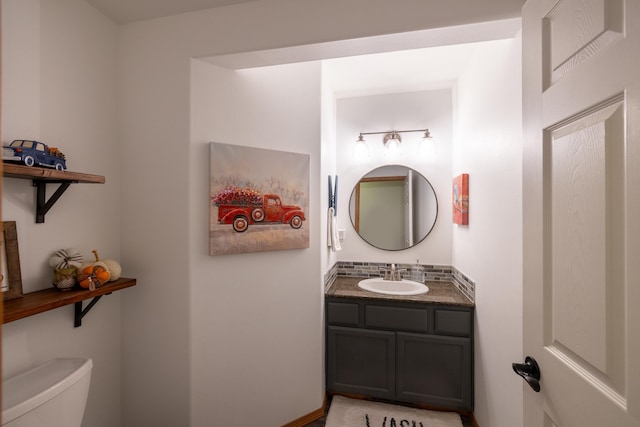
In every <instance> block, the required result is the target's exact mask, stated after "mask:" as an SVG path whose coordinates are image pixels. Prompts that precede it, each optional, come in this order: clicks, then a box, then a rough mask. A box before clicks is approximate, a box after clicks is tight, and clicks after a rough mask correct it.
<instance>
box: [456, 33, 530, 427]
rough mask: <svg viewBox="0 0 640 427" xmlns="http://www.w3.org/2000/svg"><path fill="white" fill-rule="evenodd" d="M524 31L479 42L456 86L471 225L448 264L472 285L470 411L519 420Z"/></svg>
mask: <svg viewBox="0 0 640 427" xmlns="http://www.w3.org/2000/svg"><path fill="white" fill-rule="evenodd" d="M521 87H522V86H521V37H520V36H518V37H516V38H515V39H511V40H503V41H496V42H489V43H484V44H480V45H479V47H478V50H477V51H476V53H475V55H474V56H473V57H472V58H471V61H470V63H469V66H468V68H467V69H466V71H465V72H464V73H463V74H462V75H461V76H460V78H459V80H458V86H457V94H458V95H457V108H456V111H457V117H456V122H455V123H456V125H455V129H456V133H455V137H454V141H455V142H454V148H453V175H454V176H456V175H458V174H460V173H468V174H469V225H468V226H454V227H453V265H455V266H456V268H458V269H459V270H461V271H462V272H463V273H465V274H466V275H467V276H468V277H469V278H471V279H472V280H473V281H475V283H476V336H475V380H476V384H475V416H476V418H477V420H478V422H479V424H480V425H481V426H491V427H513V426H520V425H522V422H523V420H522V380H521V379H520V378H519V377H517V376H515V375H514V374H513V371H512V370H511V363H512V362H515V361H519V360H522V359H523V356H522V197H523V195H522V191H521V189H522V185H521V184H522V165H521V164H522V148H521V147H522V118H521V111H522V108H521V105H522V99H521Z"/></svg>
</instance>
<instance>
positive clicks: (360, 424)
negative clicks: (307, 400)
mask: <svg viewBox="0 0 640 427" xmlns="http://www.w3.org/2000/svg"><path fill="white" fill-rule="evenodd" d="M326 427H462V421H461V420H460V415H458V414H457V413H455V412H438V411H428V410H426V409H416V408H409V407H406V406H399V405H392V404H389V403H379V402H369V401H367V400H359V399H350V398H348V397H344V396H333V399H332V401H331V406H329V414H328V415H327V423H326Z"/></svg>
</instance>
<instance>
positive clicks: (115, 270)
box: [102, 259, 122, 282]
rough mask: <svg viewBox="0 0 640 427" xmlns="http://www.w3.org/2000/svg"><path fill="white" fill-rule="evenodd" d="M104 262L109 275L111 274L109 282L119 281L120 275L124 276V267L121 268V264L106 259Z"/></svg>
mask: <svg viewBox="0 0 640 427" xmlns="http://www.w3.org/2000/svg"><path fill="white" fill-rule="evenodd" d="M102 262H104V263H105V264H107V268H108V269H109V273H111V278H110V279H109V281H110V282H113V281H114V280H118V279H119V278H120V275H121V274H122V267H120V264H119V263H118V262H117V261H115V260H112V259H105V260H103V261H102Z"/></svg>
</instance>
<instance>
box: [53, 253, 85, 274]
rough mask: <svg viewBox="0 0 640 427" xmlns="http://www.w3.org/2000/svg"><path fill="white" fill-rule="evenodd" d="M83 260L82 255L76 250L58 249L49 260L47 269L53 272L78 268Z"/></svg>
mask: <svg viewBox="0 0 640 427" xmlns="http://www.w3.org/2000/svg"><path fill="white" fill-rule="evenodd" d="M83 260H84V258H83V257H82V254H81V253H80V251H78V250H77V249H74V248H69V249H60V250H58V251H56V252H55V253H54V254H53V256H52V257H51V258H50V259H49V267H51V268H53V269H55V270H60V269H64V268H69V267H76V268H80V266H81V265H82V261H83Z"/></svg>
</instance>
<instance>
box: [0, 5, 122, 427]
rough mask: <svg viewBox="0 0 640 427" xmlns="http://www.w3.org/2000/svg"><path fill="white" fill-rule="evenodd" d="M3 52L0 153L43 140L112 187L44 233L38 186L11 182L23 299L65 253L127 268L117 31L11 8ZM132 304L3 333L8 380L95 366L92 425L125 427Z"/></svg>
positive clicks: (85, 13)
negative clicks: (124, 376) (41, 368)
mask: <svg viewBox="0 0 640 427" xmlns="http://www.w3.org/2000/svg"><path fill="white" fill-rule="evenodd" d="M2 48H3V49H2V54H3V58H2V142H3V143H9V142H11V140H13V139H16V138H26V139H38V140H41V141H43V142H45V143H47V144H50V145H53V146H56V147H58V148H59V149H61V150H62V151H63V152H64V153H65V154H66V156H67V159H68V166H69V169H70V170H73V171H78V172H86V173H91V174H98V175H104V176H105V177H106V183H105V184H104V185H99V184H72V185H71V187H70V188H69V189H68V190H67V191H66V192H65V194H64V195H63V196H62V198H61V199H60V200H59V201H58V202H57V204H56V205H55V206H54V207H53V208H52V209H51V210H50V211H49V213H47V215H46V217H45V223H44V224H36V223H35V189H34V188H33V186H32V185H31V181H29V180H21V179H12V178H4V179H3V186H4V187H3V192H2V196H3V198H2V208H3V212H2V218H3V220H5V221H16V223H17V227H18V244H19V249H20V260H21V269H22V280H23V291H24V292H25V293H26V292H33V291H36V290H39V289H44V288H48V287H50V286H51V279H52V270H51V269H50V268H49V267H48V265H47V262H48V260H49V257H50V256H51V254H52V253H53V252H54V251H56V250H58V249H61V248H68V247H75V248H78V249H79V250H81V252H82V253H83V254H84V255H85V257H86V258H89V257H91V256H92V255H91V250H92V249H97V250H98V251H99V252H100V254H101V256H102V257H104V258H113V259H120V238H119V230H120V182H121V181H120V159H119V156H120V147H119V144H118V131H117V125H118V124H117V120H116V111H117V107H116V63H117V26H116V25H115V24H113V22H111V21H110V20H108V19H107V18H105V17H104V16H103V15H101V14H100V13H98V12H97V11H96V10H95V9H94V8H92V7H90V6H88V5H87V4H86V3H85V2H84V1H80V0H46V1H40V0H3V1H2ZM49 187H50V189H49V190H48V193H49V194H51V192H52V191H53V190H54V189H55V188H56V185H49ZM123 268H124V273H125V275H126V273H127V263H126V262H123ZM126 293H127V291H121V292H118V293H115V294H113V295H109V296H105V297H104V298H102V299H101V300H100V302H99V303H98V304H97V305H96V306H95V307H94V308H93V309H92V311H91V312H90V313H89V314H87V316H86V317H85V318H84V319H83V325H82V326H81V327H80V328H74V327H73V306H67V307H62V308H58V309H55V310H53V311H49V312H46V313H42V314H38V315H35V316H32V317H29V318H26V319H22V320H18V321H15V322H12V323H9V324H5V325H3V328H2V329H3V331H2V350H3V354H2V359H3V366H2V368H3V373H2V376H3V378H7V377H9V376H12V375H14V374H16V373H18V372H20V371H22V370H25V369H27V368H29V367H31V366H34V365H36V364H39V363H42V362H44V361H46V360H49V359H51V358H54V357H65V356H79V357H91V358H93V361H94V368H93V374H92V380H91V390H90V393H89V400H88V402H87V409H86V413H85V425H88V426H91V427H100V426H102V427H113V426H118V425H120V418H121V405H120V390H121V376H120V371H121V349H122V346H121V328H122V317H121V298H126Z"/></svg>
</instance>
